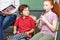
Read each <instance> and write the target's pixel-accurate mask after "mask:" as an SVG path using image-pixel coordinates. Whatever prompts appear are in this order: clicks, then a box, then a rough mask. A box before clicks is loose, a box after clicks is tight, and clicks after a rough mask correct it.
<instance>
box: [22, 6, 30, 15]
mask: <svg viewBox="0 0 60 40" xmlns="http://www.w3.org/2000/svg"><path fill="white" fill-rule="evenodd" d="M22 15H23V16H29V8H28V7H27V8H25V9H24V10H23V12H22Z"/></svg>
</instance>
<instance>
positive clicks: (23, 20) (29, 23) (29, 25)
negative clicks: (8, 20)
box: [13, 4, 35, 40]
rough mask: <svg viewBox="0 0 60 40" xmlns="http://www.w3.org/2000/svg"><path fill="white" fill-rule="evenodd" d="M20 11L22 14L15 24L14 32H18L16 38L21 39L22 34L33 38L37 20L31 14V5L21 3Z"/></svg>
mask: <svg viewBox="0 0 60 40" xmlns="http://www.w3.org/2000/svg"><path fill="white" fill-rule="evenodd" d="M18 12H19V13H20V14H21V16H20V17H19V18H18V19H17V20H16V22H15V24H14V31H13V34H16V33H17V34H16V35H15V37H14V40H19V39H20V37H21V35H20V34H25V35H23V36H26V37H27V38H31V37H32V33H33V31H34V28H35V22H34V20H33V19H32V18H31V17H30V16H29V6H28V5H26V4H23V5H20V6H19V8H18ZM16 28H17V29H18V31H16ZM15 38H16V39H15ZM20 40H22V39H20ZM24 40H26V39H24Z"/></svg>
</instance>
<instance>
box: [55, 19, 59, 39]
mask: <svg viewBox="0 0 60 40" xmlns="http://www.w3.org/2000/svg"><path fill="white" fill-rule="evenodd" d="M56 40H60V19H59V27H58V30H57V36H56Z"/></svg>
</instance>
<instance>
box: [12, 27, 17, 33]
mask: <svg viewBox="0 0 60 40" xmlns="http://www.w3.org/2000/svg"><path fill="white" fill-rule="evenodd" d="M16 29H17V27H16V26H14V28H13V34H16Z"/></svg>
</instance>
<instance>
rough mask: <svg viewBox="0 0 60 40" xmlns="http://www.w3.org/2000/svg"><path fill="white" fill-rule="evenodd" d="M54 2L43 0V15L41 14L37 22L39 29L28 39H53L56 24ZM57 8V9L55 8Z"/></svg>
mask: <svg viewBox="0 0 60 40" xmlns="http://www.w3.org/2000/svg"><path fill="white" fill-rule="evenodd" d="M54 5H55V3H54V2H53V0H44V10H45V13H44V15H41V16H40V18H39V19H38V21H37V23H38V22H39V23H40V26H39V29H41V31H40V32H39V33H37V34H36V35H34V36H33V37H32V38H31V39H30V40H54V38H55V35H56V25H57V22H58V17H57V15H56V14H58V12H57V11H56V12H55V9H54V8H55V7H56V6H54ZM57 10H59V9H57ZM55 13H56V14H55Z"/></svg>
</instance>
